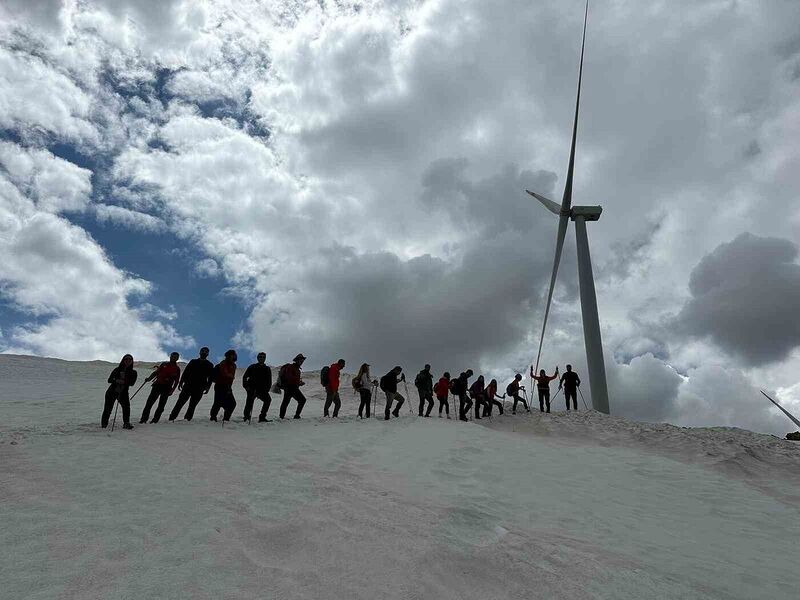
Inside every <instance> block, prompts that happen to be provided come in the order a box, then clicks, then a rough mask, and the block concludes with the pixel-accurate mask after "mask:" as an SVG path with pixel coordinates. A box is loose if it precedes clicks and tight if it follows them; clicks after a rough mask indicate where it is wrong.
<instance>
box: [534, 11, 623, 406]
mask: <svg viewBox="0 0 800 600" xmlns="http://www.w3.org/2000/svg"><path fill="white" fill-rule="evenodd" d="M588 16H589V0H586V8H585V10H584V14H583V38H582V40H581V60H580V66H579V67H578V95H577V99H576V100H575V120H574V122H573V125H572V146H571V148H570V151H569V166H568V167H567V178H566V180H565V183H564V196H563V197H562V199H561V205H560V206H559V205H558V204H556V203H555V202H553V201H552V200H550V199H549V198H545V197H544V196H542V195H541V194H537V193H536V192H531V191H529V190H525V191H526V192H528V193H529V194H530V195H531V196H533V197H534V198H536V199H537V200H538V201H539V202H541V203H542V204H543V205H544V207H545V208H546V209H547V210H549V211H550V212H552V213H553V214H555V215H558V234H557V235H556V253H555V258H554V259H553V273H552V275H551V276H550V289H549V291H548V292H547V305H546V307H545V311H544V322H543V323H542V335H541V337H540V338H539V352H538V354H537V355H536V367H535V369H534V370H535V371H536V372H538V371H539V359H540V358H541V356H542V344H543V342H544V332H545V329H546V327H547V317H548V316H549V314H550V304H551V302H552V300H553V288H554V287H555V285H556V276H557V275H558V264H559V262H561V251H562V249H563V247H564V237H565V236H566V234H567V224H568V221H569V220H570V219H571V220H572V221H574V222H575V237H576V242H577V247H578V282H579V285H580V297H581V317H582V320H583V339H584V343H585V345H586V363H587V365H588V367H589V388H590V389H591V391H592V407H593V408H594V409H595V410H597V411H599V412H602V413H606V414H608V412H609V409H608V387H607V385H606V367H605V362H604V360H603V342H602V339H601V337H600V318H599V317H598V315H597V297H596V295H595V291H594V275H593V274H592V259H591V256H590V254H589V238H588V237H587V236H586V221H597V220H598V219H599V218H600V213H602V212H603V209H602V207H600V206H572V178H573V171H574V168H575V139H576V136H577V133H578V109H579V107H580V103H581V78H582V76H583V50H584V47H585V46H586V21H587V19H588Z"/></svg>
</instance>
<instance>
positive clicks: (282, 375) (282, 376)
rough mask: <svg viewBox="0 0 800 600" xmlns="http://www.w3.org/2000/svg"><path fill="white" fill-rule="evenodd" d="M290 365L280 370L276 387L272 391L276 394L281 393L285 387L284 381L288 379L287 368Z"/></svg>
mask: <svg viewBox="0 0 800 600" xmlns="http://www.w3.org/2000/svg"><path fill="white" fill-rule="evenodd" d="M288 366H289V365H283V366H282V367H281V368H280V369H278V379H277V380H276V381H275V385H273V386H272V389H273V390H274V391H275V392H280V391H281V390H282V389H283V386H284V385H285V383H284V380H285V377H286V367H288Z"/></svg>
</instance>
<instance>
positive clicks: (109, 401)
mask: <svg viewBox="0 0 800 600" xmlns="http://www.w3.org/2000/svg"><path fill="white" fill-rule="evenodd" d="M116 402H119V405H120V406H121V407H122V422H123V423H130V422H131V401H130V400H128V388H127V387H124V388H122V391H120V390H119V388H118V387H117V386H116V385H112V386H111V387H110V388H108V390H106V400H105V402H104V403H103V415H102V416H101V417H100V424H101V425H102V426H103V427H108V418H109V417H110V416H111V411H112V410H114V404H115V403H116Z"/></svg>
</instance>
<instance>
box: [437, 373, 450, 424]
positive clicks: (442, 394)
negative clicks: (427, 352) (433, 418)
mask: <svg viewBox="0 0 800 600" xmlns="http://www.w3.org/2000/svg"><path fill="white" fill-rule="evenodd" d="M449 391H450V373H448V372H447V371H445V372H444V375H442V377H441V378H440V379H439V381H438V382H437V383H436V386H435V387H434V388H433V392H434V393H435V394H436V399H437V400H438V401H439V418H440V419H441V418H442V409H444V410H445V412H446V413H447V418H448V419H449V418H450V403H449V402H448V401H447V394H448V392H449Z"/></svg>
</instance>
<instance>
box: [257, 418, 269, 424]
mask: <svg viewBox="0 0 800 600" xmlns="http://www.w3.org/2000/svg"><path fill="white" fill-rule="evenodd" d="M258 422H259V423H272V419H268V418H267V417H258Z"/></svg>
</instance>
